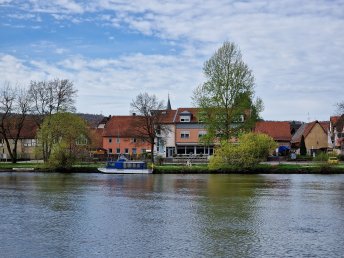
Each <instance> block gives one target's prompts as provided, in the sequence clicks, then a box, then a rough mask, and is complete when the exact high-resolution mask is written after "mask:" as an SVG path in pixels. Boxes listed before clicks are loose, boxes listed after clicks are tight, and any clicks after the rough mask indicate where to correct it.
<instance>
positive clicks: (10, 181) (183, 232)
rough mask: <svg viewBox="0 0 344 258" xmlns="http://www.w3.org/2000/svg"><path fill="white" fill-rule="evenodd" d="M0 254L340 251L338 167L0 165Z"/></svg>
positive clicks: (343, 220) (343, 251)
mask: <svg viewBox="0 0 344 258" xmlns="http://www.w3.org/2000/svg"><path fill="white" fill-rule="evenodd" d="M0 218H1V221H0V256H1V257H61V256H62V257H93V256H99V257H104V256H105V257H202V256H206V257H344V175H332V176H329V175H105V174H71V175H68V174H44V173H42V174H34V173H0Z"/></svg>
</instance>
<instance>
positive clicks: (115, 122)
mask: <svg viewBox="0 0 344 258" xmlns="http://www.w3.org/2000/svg"><path fill="white" fill-rule="evenodd" d="M141 118H142V117H141ZM139 119H140V116H112V117H111V118H110V120H109V121H108V122H107V123H106V125H105V128H104V131H103V136H106V137H111V136H113V137H117V136H118V137H120V138H129V137H135V136H136V132H137V130H136V128H135V123H138V122H139Z"/></svg>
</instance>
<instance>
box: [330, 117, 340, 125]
mask: <svg viewBox="0 0 344 258" xmlns="http://www.w3.org/2000/svg"><path fill="white" fill-rule="evenodd" d="M339 118H340V116H331V117H330V122H331V124H335V123H337V121H338V119H339Z"/></svg>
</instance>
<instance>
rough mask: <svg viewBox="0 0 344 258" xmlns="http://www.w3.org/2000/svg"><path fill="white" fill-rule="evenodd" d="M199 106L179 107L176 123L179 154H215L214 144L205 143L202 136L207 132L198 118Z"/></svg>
mask: <svg viewBox="0 0 344 258" xmlns="http://www.w3.org/2000/svg"><path fill="white" fill-rule="evenodd" d="M198 112H199V109H198V108H178V109H177V112H176V115H175V118H174V123H175V126H176V132H175V141H176V153H177V154H205V155H211V154H213V150H214V144H209V145H205V144H204V143H203V142H202V140H201V138H202V136H203V135H205V134H206V133H207V131H206V129H205V124H204V123H202V122H201V121H199V120H198Z"/></svg>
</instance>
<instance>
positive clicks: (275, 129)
mask: <svg viewBox="0 0 344 258" xmlns="http://www.w3.org/2000/svg"><path fill="white" fill-rule="evenodd" d="M254 131H255V132H257V133H265V134H267V135H269V136H271V137H272V138H273V139H274V140H275V141H290V140H291V133H290V123H289V122H282V121H261V122H257V123H256V127H255V129H254Z"/></svg>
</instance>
